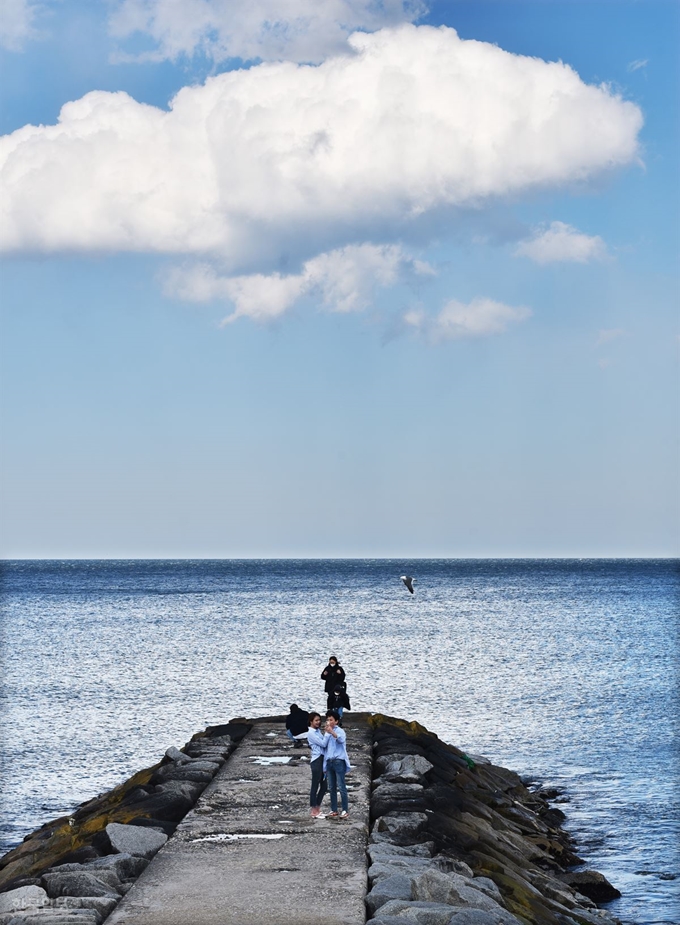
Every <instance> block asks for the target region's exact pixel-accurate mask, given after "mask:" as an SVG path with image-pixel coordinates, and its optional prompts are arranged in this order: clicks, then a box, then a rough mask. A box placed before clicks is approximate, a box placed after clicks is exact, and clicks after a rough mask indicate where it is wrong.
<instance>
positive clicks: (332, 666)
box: [321, 655, 345, 694]
mask: <svg viewBox="0 0 680 925" xmlns="http://www.w3.org/2000/svg"><path fill="white" fill-rule="evenodd" d="M321 680H322V681H325V684H324V688H323V689H324V690H325V691H326V693H327V694H332V693H333V689H334V688H335V685H336V684H342V683H343V681H344V680H345V669H344V668H341V667H340V662H339V661H338V660H337V658H336V657H335V655H331V657H330V658H329V659H328V664H327V665H326V667H325V668H324V670H323V671H322V672H321Z"/></svg>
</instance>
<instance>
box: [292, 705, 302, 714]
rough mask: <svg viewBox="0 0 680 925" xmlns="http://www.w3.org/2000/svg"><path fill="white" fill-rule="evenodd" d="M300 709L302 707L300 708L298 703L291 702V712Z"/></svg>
mask: <svg viewBox="0 0 680 925" xmlns="http://www.w3.org/2000/svg"><path fill="white" fill-rule="evenodd" d="M299 709H300V708H299V707H298V705H297V704H296V703H291V705H290V712H291V713H292V712H293V710H299Z"/></svg>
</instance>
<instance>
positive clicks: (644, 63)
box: [627, 58, 649, 73]
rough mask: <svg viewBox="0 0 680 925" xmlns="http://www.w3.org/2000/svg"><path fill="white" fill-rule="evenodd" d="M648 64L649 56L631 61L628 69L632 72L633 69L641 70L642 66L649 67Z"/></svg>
mask: <svg viewBox="0 0 680 925" xmlns="http://www.w3.org/2000/svg"><path fill="white" fill-rule="evenodd" d="M648 64H649V61H648V60H647V58H639V59H638V60H637V61H631V62H630V64H629V65H628V68H627V70H628V71H630V72H631V73H632V72H633V71H639V70H640V68H643V67H647V65H648Z"/></svg>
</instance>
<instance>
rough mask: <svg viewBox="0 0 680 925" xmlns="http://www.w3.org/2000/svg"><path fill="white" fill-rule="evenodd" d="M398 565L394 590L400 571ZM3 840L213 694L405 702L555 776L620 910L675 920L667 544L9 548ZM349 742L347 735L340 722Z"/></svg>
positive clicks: (450, 734) (469, 738) (432, 721)
mask: <svg viewBox="0 0 680 925" xmlns="http://www.w3.org/2000/svg"><path fill="white" fill-rule="evenodd" d="M405 572H409V573H410V574H413V575H415V576H416V578H417V583H416V594H415V595H414V596H413V597H411V595H409V593H408V592H407V591H406V589H405V588H404V586H403V585H402V584H401V582H400V580H399V576H400V575H402V574H404V573H405ZM2 575H3V612H2V647H3V692H2V743H1V754H0V763H1V770H2V780H3V800H2V816H1V818H0V838H1V847H2V850H3V851H4V850H7V849H8V848H9V847H12V846H13V845H15V844H17V843H18V842H19V841H20V840H21V838H22V837H23V836H24V835H25V834H26V833H27V832H29V831H31V830H32V829H33V828H35V827H36V826H38V825H40V824H42V823H43V822H45V821H47V820H48V819H50V818H53V817H55V816H58V815H60V814H63V813H67V812H70V811H71V810H72V809H73V808H74V806H75V805H76V804H78V803H80V802H81V801H83V800H85V799H88V798H89V797H91V796H93V795H96V794H97V793H100V792H102V791H104V790H107V789H109V788H110V787H112V786H113V785H115V784H117V783H119V782H120V781H121V780H123V779H125V778H126V777H128V776H129V775H130V774H132V773H133V772H134V771H136V770H138V769H139V768H141V767H145V766H148V765H150V764H152V763H154V762H155V761H157V760H158V759H159V758H160V756H161V755H162V754H163V752H164V751H165V749H166V748H167V747H168V746H169V745H182V744H183V743H184V742H185V741H186V740H187V739H188V738H190V737H191V735H193V733H194V732H196V731H198V730H200V729H202V728H204V727H205V726H207V725H211V724H217V723H221V722H225V721H227V720H228V719H230V718H231V717H233V716H237V715H239V716H243V715H246V716H258V715H267V714H272V713H282V712H286V710H287V707H288V704H289V703H291V701H297V702H298V703H299V704H301V705H304V706H306V707H309V708H315V709H317V710H321V708H322V707H324V706H325V703H324V697H323V694H322V684H321V682H320V679H319V675H320V672H321V670H322V668H323V667H324V665H325V664H326V660H327V656H328V655H329V654H330V653H331V652H333V653H336V654H337V655H338V656H339V658H340V661H341V663H342V664H343V666H344V667H345V669H346V671H347V681H348V690H349V694H350V696H351V699H352V706H353V708H354V709H357V710H372V711H380V712H385V713H389V714H392V715H395V716H400V717H406V718H413V719H417V720H419V721H420V722H422V723H423V724H424V725H426V726H427V727H428V728H430V729H431V730H432V731H434V732H436V733H437V734H438V735H439V736H440V737H441V738H443V739H444V740H445V741H447V742H451V743H453V744H455V745H457V746H459V747H461V748H463V749H465V750H466V751H469V752H472V753H473V754H483V755H487V756H488V757H489V758H491V759H492V760H493V761H494V762H495V763H498V764H502V765H505V766H507V767H510V768H513V769H514V770H516V771H518V772H519V773H520V774H522V775H523V776H525V777H527V778H530V779H531V780H532V781H534V782H541V783H543V784H545V785H549V786H558V787H563V788H565V790H566V795H567V796H568V798H569V802H568V803H565V804H563V805H562V809H564V810H565V811H566V813H567V826H568V828H569V829H570V831H571V832H572V833H573V834H574V836H575V837H576V839H577V842H578V846H579V852H580V854H581V856H582V857H583V858H585V859H586V861H587V864H588V866H589V867H594V868H596V869H598V870H601V871H602V872H603V873H604V874H605V875H606V876H607V877H608V878H609V879H610V880H611V881H612V882H613V883H614V884H615V885H616V886H617V887H618V888H619V889H620V890H621V892H622V893H623V897H622V899H620V900H617V901H616V902H614V903H611V904H610V905H609V907H608V908H609V909H610V911H611V912H613V913H614V914H615V915H617V916H619V917H620V918H621V919H622V920H623V921H624V922H625V923H636V925H652V923H675V925H677V923H680V900H679V897H678V884H679V883H680V880H675V879H672V878H674V877H676V876H677V875H678V870H679V867H680V863H679V858H678V842H679V839H678V835H679V834H680V823H679V819H678V809H677V807H678V790H677V783H678V780H677V777H678V763H677V759H678V751H677V717H678V710H677V705H678V701H677V697H678V695H677V684H676V681H677V673H676V660H677V653H678V646H677V643H678V601H679V591H680V574H679V571H678V564H677V562H673V561H670V560H658V561H652V560H625V561H624V560H616V561H606V560H580V561H576V560H573V561H567V560H552V561H545V560H544V561H536V560H525V561H523V560H418V561H415V562H404V561H389V560H349V561H339V560H314V561H308V560H305V561H294V560H288V561H195V562H192V561H179V562H171V561H146V562H145V561H130V562H101V561H97V562H14V563H5V564H4V566H3V573H2ZM350 751H351V743H350Z"/></svg>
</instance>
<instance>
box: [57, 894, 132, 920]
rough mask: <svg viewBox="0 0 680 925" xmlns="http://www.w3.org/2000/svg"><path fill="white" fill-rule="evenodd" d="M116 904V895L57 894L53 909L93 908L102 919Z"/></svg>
mask: <svg viewBox="0 0 680 925" xmlns="http://www.w3.org/2000/svg"><path fill="white" fill-rule="evenodd" d="M117 905H118V897H113V896H59V897H58V898H57V899H55V900H54V907H55V909H67V910H69V909H70V910H73V909H94V911H95V912H97V913H99V915H100V916H101V918H102V920H103V919H105V918H106V916H107V915H110V914H111V913H112V912H113V910H114V909H115V908H116V906H117Z"/></svg>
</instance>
